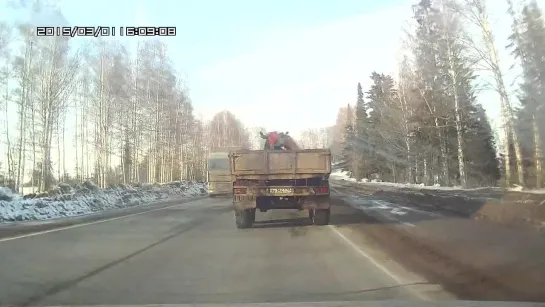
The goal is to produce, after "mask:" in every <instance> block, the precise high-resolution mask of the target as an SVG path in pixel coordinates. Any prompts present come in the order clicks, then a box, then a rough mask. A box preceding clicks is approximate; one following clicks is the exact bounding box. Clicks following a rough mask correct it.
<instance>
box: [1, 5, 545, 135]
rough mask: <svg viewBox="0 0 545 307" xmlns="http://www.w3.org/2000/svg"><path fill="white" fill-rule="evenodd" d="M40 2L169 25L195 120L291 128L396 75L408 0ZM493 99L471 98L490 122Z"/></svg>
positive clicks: (107, 19)
mask: <svg viewBox="0 0 545 307" xmlns="http://www.w3.org/2000/svg"><path fill="white" fill-rule="evenodd" d="M49 1H53V2H57V3H58V5H60V7H61V9H62V12H63V14H64V16H65V18H66V19H67V21H68V23H69V24H70V25H72V26H107V27H121V26H125V27H126V26H175V27H177V36H176V37H169V38H164V39H163V41H164V42H165V43H166V44H167V45H168V50H169V54H170V56H171V57H172V59H173V62H174V64H175V66H176V69H177V70H178V71H179V72H181V74H182V76H184V78H185V82H186V83H187V86H188V88H189V90H190V97H191V100H192V102H193V105H194V107H195V111H196V115H197V116H198V117H202V118H204V119H210V118H211V117H212V116H213V115H214V114H215V113H216V112H219V111H222V110H229V111H231V112H232V113H234V114H235V115H236V116H237V117H239V118H240V119H241V120H242V121H243V122H244V123H245V124H246V125H247V126H249V127H251V126H261V127H265V128H267V129H269V130H283V131H291V132H292V133H293V134H297V133H298V132H300V131H301V130H304V129H307V128H321V127H324V126H330V125H333V124H334V122H335V119H336V113H337V110H338V109H339V107H341V106H345V105H346V104H348V103H351V104H353V103H354V102H355V100H356V86H357V83H358V82H361V83H362V86H363V88H364V90H366V88H367V87H369V85H370V78H369V76H370V74H371V72H372V71H377V72H382V73H387V74H393V75H394V76H395V74H396V67H397V59H398V53H399V50H400V46H401V45H400V42H401V37H402V36H403V30H402V29H403V27H404V26H405V27H406V25H407V21H408V20H409V19H410V18H411V15H412V11H411V5H412V4H414V3H416V2H417V1H416V0H383V1H361V0H335V1H333V0H327V1H325V0H324V1H314V0H312V1H311V0H297V1H290V0H259V1H255V0H230V1H221V0H115V1H112V0H93V1H82V0H49ZM504 2H505V1H498V0H494V1H492V0H489V1H488V3H489V5H490V11H491V15H492V20H493V26H494V30H495V31H496V36H497V37H498V47H500V51H502V52H503V48H502V47H503V46H505V45H506V44H507V42H506V41H505V38H506V37H507V35H508V31H509V23H505V22H502V23H500V22H498V20H500V19H502V18H498V17H503V18H508V17H507V15H506V14H505V13H504V12H505V11H506V7H505V3H504ZM540 2H541V3H543V4H545V0H540ZM0 15H1V13H0ZM137 40H138V39H137V38H124V39H123V41H124V42H125V43H128V44H132V45H135V43H136V42H137ZM504 58H506V59H507V58H509V57H508V56H507V54H505V57H504ZM511 64H512V63H508V62H506V63H504V67H505V70H507V68H508V67H509V66H511ZM496 96H497V95H495V93H493V92H490V93H484V94H483V95H480V100H481V102H482V104H483V105H484V107H485V109H486V110H487V111H488V113H489V116H490V118H491V119H492V120H493V122H494V119H495V118H497V113H498V109H499V107H498V105H497V103H496V102H495V101H498V99H497V97H496Z"/></svg>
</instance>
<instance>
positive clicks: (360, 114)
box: [354, 82, 368, 180]
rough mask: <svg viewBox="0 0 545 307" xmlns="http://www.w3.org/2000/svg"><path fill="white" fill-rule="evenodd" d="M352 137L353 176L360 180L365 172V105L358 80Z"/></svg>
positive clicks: (366, 135)
mask: <svg viewBox="0 0 545 307" xmlns="http://www.w3.org/2000/svg"><path fill="white" fill-rule="evenodd" d="M354 138H355V144H354V145H355V152H354V155H355V157H354V158H355V160H356V161H355V162H354V164H355V169H354V171H355V174H354V175H355V178H356V179H357V180H361V179H362V178H363V176H364V173H365V168H366V165H365V160H366V156H367V155H366V153H367V152H368V149H367V138H368V132H367V106H366V105H365V101H364V100H363V89H362V87H361V83H359V82H358V99H357V101H356V118H355V120H354Z"/></svg>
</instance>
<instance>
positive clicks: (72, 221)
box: [0, 196, 207, 242]
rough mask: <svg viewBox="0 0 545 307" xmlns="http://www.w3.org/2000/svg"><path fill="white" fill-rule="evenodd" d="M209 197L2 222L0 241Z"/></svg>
mask: <svg viewBox="0 0 545 307" xmlns="http://www.w3.org/2000/svg"><path fill="white" fill-rule="evenodd" d="M204 198H207V196H197V197H189V198H188V197H175V198H172V199H166V200H161V201H159V202H152V203H148V204H145V205H139V206H133V207H127V208H122V209H117V210H107V211H101V212H97V213H94V214H86V215H81V216H75V217H67V218H61V219H51V220H43V221H25V222H14V223H4V224H0V242H2V241H6V240H9V239H11V238H14V237H20V236H26V235H30V234H35V233H40V232H44V231H50V230H54V229H60V228H66V227H73V226H75V225H80V224H86V223H93V222H98V221H102V220H108V219H114V218H120V217H124V216H127V215H134V214H140V213H144V212H147V211H151V210H157V209H161V208H165V207H169V206H173V205H179V204H184V203H189V202H193V201H197V200H201V199H204Z"/></svg>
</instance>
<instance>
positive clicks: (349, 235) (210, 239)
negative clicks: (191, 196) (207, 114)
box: [0, 199, 450, 306]
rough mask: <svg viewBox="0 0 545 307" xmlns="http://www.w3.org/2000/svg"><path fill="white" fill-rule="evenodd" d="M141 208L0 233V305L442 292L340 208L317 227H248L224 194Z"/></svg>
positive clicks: (263, 220)
mask: <svg viewBox="0 0 545 307" xmlns="http://www.w3.org/2000/svg"><path fill="white" fill-rule="evenodd" d="M146 210H152V211H148V212H137V213H135V212H130V215H128V216H125V217H123V216H116V217H113V218H110V219H106V220H98V221H96V220H93V221H88V222H85V223H83V224H75V225H71V226H68V228H66V229H60V230H55V229H53V230H46V231H43V232H42V233H38V234H29V233H27V234H25V233H20V234H18V236H17V237H14V238H12V239H10V236H12V235H13V234H10V233H4V234H2V232H0V284H1V285H2V287H0V305H19V306H31V305H42V306H43V305H98V304H109V305H110V304H180V303H254V302H287V301H292V302H293V301H343V300H383V299H400V300H434V299H447V298H450V296H449V294H447V293H445V292H444V291H442V289H441V287H439V286H438V285H434V284H430V283H428V282H427V281H425V280H422V279H421V278H420V277H419V276H416V275H414V274H413V273H411V272H409V271H405V270H404V268H403V267H401V266H400V265H398V264H397V263H394V262H392V261H388V260H389V257H388V255H386V254H384V253H383V252H381V251H380V250H379V249H377V248H375V247H374V246H373V245H372V244H371V243H368V242H365V240H364V239H362V236H361V234H360V235H358V236H357V237H356V236H355V235H354V233H353V230H352V229H351V228H350V227H351V226H350V223H346V225H341V224H343V220H342V219H343V216H342V214H340V215H339V218H338V217H337V216H336V215H335V214H334V215H333V218H332V222H333V224H336V223H337V225H330V226H323V227H319V226H312V225H308V224H307V219H306V218H304V217H303V215H302V213H299V212H293V211H271V212H267V213H259V212H258V213H257V222H256V225H255V228H253V229H245V230H239V229H236V227H235V223H234V218H233V214H232V211H231V207H230V201H229V200H228V199H200V200H195V201H191V202H187V203H182V204H175V205H173V204H168V206H167V205H165V206H163V207H155V208H154V209H146ZM335 210H336V209H335ZM271 220H276V222H274V223H272V222H270V221H271ZM345 221H346V219H345ZM1 236H3V238H1ZM353 239H354V240H353Z"/></svg>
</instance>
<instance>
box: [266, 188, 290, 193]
mask: <svg viewBox="0 0 545 307" xmlns="http://www.w3.org/2000/svg"><path fill="white" fill-rule="evenodd" d="M269 193H271V194H291V193H293V189H292V188H270V189H269Z"/></svg>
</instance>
